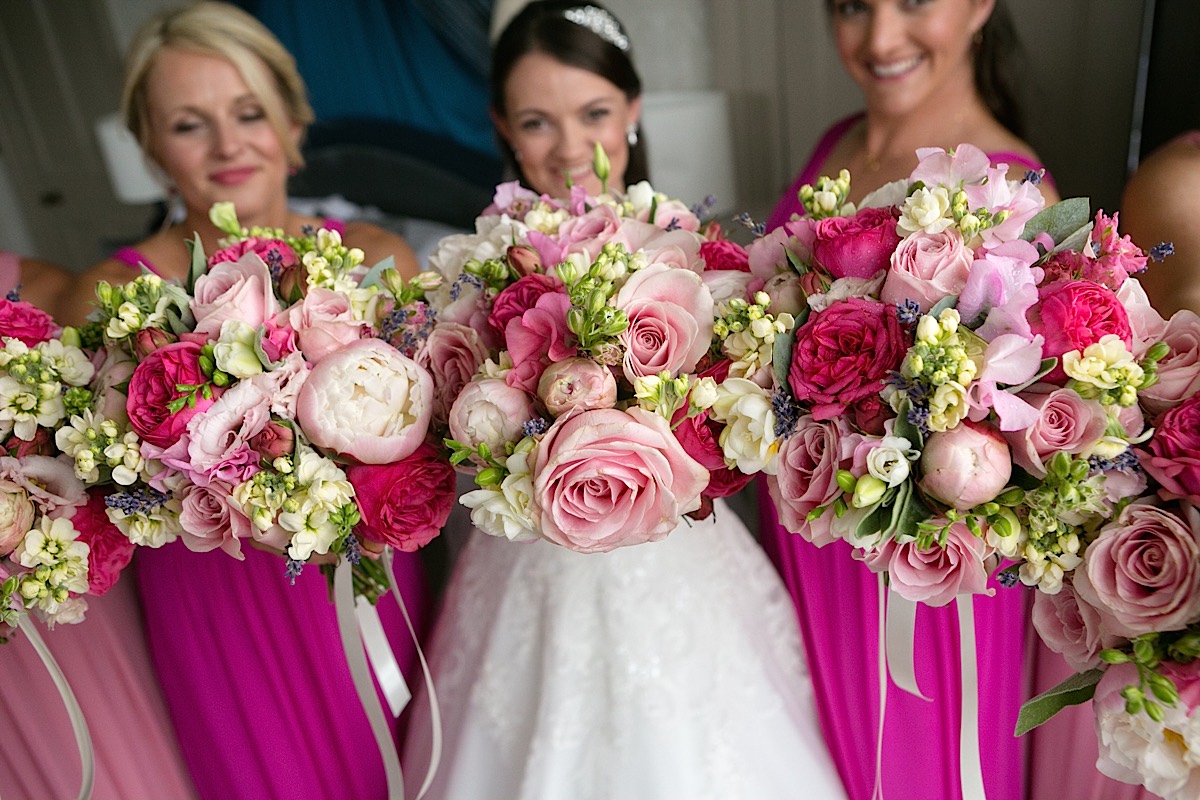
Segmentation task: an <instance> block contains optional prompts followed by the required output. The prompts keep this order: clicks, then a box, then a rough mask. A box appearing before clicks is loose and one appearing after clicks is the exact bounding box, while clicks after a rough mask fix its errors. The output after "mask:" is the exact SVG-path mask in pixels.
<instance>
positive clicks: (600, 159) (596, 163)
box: [592, 140, 612, 191]
mask: <svg viewBox="0 0 1200 800" xmlns="http://www.w3.org/2000/svg"><path fill="white" fill-rule="evenodd" d="M611 170H612V165H611V164H610V163H609V161H608V153H606V152H604V147H603V146H602V145H601V144H600V141H599V140H597V141H596V148H595V152H594V153H593V154H592V172H594V173H596V177H597V178H599V179H600V185H601V187H602V188H603V190H604V191H608V175H609V172H610V171H611Z"/></svg>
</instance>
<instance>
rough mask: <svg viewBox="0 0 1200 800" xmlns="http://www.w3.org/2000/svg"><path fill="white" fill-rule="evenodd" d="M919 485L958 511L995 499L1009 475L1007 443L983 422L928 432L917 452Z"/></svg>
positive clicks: (1010, 463)
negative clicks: (919, 472)
mask: <svg viewBox="0 0 1200 800" xmlns="http://www.w3.org/2000/svg"><path fill="white" fill-rule="evenodd" d="M921 473H922V475H923V476H924V477H922V478H921V481H920V487H921V490H922V491H923V492H925V493H926V494H928V495H929V496H930V497H932V498H934V499H935V500H938V501H939V502H942V503H945V504H946V505H948V506H951V507H953V508H956V509H958V510H960V511H966V510H967V509H970V508H974V507H975V506H977V505H979V504H980V503H986V502H988V501H990V500H993V499H995V497H996V495H998V494H1000V492H1002V491H1004V488H1005V487H1006V486H1008V479H1009V478H1010V477H1012V458H1011V457H1010V455H1009V449H1008V443H1007V442H1006V441H1004V437H1002V436H1001V435H1000V432H999V431H997V430H996V429H995V428H993V427H992V426H991V425H989V424H987V423H983V422H962V423H960V424H959V425H957V426H956V427H954V428H951V429H950V430H948V431H937V432H934V433H932V434H930V436H929V438H928V439H927V440H926V441H925V447H924V449H923V450H922V451H921Z"/></svg>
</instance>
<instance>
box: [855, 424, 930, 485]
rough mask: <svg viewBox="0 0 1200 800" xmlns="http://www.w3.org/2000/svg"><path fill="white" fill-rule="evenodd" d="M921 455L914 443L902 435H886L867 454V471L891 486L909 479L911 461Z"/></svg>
mask: <svg viewBox="0 0 1200 800" xmlns="http://www.w3.org/2000/svg"><path fill="white" fill-rule="evenodd" d="M920 457H921V454H920V452H918V451H917V450H915V449H914V448H913V446H912V443H911V442H909V441H908V439H905V438H904V437H902V436H885V437H883V439H881V440H880V441H879V444H878V445H877V446H876V447H875V448H873V449H872V450H871V452H870V453H868V454H867V471H868V472H870V473H871V474H872V475H874V476H875V477H876V478H878V479H879V480H881V481H883V482H884V483H885V484H887V485H888V486H889V487H896V486H899V485H900V484H902V483H904V481H906V480H908V476H909V474H910V473H911V470H910V469H909V463H910V462H912V461H916V460H917V459H918V458H920Z"/></svg>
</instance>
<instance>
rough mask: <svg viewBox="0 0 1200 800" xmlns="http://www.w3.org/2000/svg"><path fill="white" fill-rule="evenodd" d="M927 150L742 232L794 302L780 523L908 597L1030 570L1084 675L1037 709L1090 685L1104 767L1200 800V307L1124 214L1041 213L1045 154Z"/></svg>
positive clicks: (949, 592)
mask: <svg viewBox="0 0 1200 800" xmlns="http://www.w3.org/2000/svg"><path fill="white" fill-rule="evenodd" d="M918 155H919V156H920V158H921V160H920V164H919V166H918V167H917V169H916V171H915V172H914V173H913V174H912V176H911V177H910V179H909V180H908V181H906V182H903V183H901V184H898V185H891V186H888V187H884V189H882V190H880V192H877V193H875V194H874V195H871V196H868V197H867V198H866V199H865V200H864V202H863V204H862V205H863V207H862V208H860V209H856V208H854V207H853V206H850V205H848V204H846V202H845V198H846V196H847V191H848V188H849V175H848V174H847V173H845V172H843V173H842V174H841V175H840V176H839V178H837V179H828V178H824V179H822V180H821V181H820V182H818V184H817V185H816V186H812V187H805V189H804V190H802V195H801V196H802V200H803V201H804V203H805V207H806V210H807V212H808V213H807V214H806V215H805V216H803V217H798V218H794V219H793V220H792V221H790V222H789V223H787V224H786V225H785V226H784V227H782V228H781V229H779V230H777V231H774V232H772V233H770V234H767V235H766V236H764V237H761V238H760V239H758V240H757V241H756V242H755V243H754V245H752V247H751V248H750V254H749V256H750V267H751V269H752V270H753V272H754V274H755V275H756V276H757V277H758V279H759V280H761V281H762V282H763V291H765V292H766V293H767V294H768V295H770V297H771V303H770V305H769V308H770V310H771V311H772V312H775V313H779V314H780V315H782V312H787V313H790V314H791V315H792V316H793V317H794V318H795V320H796V325H795V328H794V329H793V330H792V331H791V332H790V334H789V336H788V337H786V338H785V337H782V336H781V337H777V339H776V344H777V347H776V349H775V351H774V356H775V357H774V363H773V365H772V366H773V372H774V396H773V417H772V418H771V420H770V423H769V427H771V428H772V436H773V439H774V440H773V445H772V446H773V447H774V448H775V450H776V452H775V453H774V455H775V465H774V470H773V474H769V475H768V482H769V486H770V490H771V495H772V497H773V499H774V502H775V505H776V508H777V510H778V513H779V517H780V520H781V522H782V523H783V525H784V526H785V527H786V528H787V529H788V530H790V531H792V532H794V533H797V534H799V535H801V536H803V537H805V538H806V539H808V540H809V541H812V542H813V543H815V544H817V545H818V546H820V545H825V544H828V543H829V542H832V541H834V540H837V539H844V540H846V541H848V542H849V543H850V544H851V545H853V546H854V547H855V548H856V557H858V558H860V559H861V560H862V561H863V562H864V563H865V564H866V566H867V567H869V568H870V569H872V570H874V571H877V572H886V573H887V575H888V579H889V582H890V585H891V588H892V589H893V590H894V591H895V592H897V593H898V594H900V595H901V596H902V597H905V598H907V599H909V600H912V601H918V602H924V603H928V604H931V605H942V604H945V603H948V602H950V601H951V600H952V599H954V598H955V597H956V596H958V595H962V594H972V593H986V592H989V591H990V590H989V589H988V588H987V585H986V581H987V578H988V575H989V574H990V573H993V572H996V571H997V570H1000V572H999V577H1000V578H1001V580H1002V582H1004V583H1006V584H1007V585H1013V584H1015V583H1016V582H1018V581H1019V582H1021V583H1024V584H1026V585H1028V586H1031V587H1036V589H1037V599H1036V602H1035V606H1034V622H1035V625H1036V627H1037V629H1038V631H1039V633H1040V634H1041V636H1042V638H1043V639H1044V640H1045V641H1046V643H1047V644H1048V645H1049V646H1050V647H1051V648H1052V649H1054V650H1056V651H1058V652H1061V653H1062V654H1063V655H1064V656H1065V657H1066V658H1067V660H1068V661H1069V662H1070V663H1071V664H1072V665H1073V666H1074V667H1075V668H1076V669H1077V670H1078V671H1079V672H1081V673H1082V674H1081V675H1079V676H1076V677H1075V678H1073V679H1072V680H1071V681H1068V682H1067V684H1064V686H1063V687H1060V688H1059V689H1056V690H1053V691H1051V692H1049V693H1047V694H1046V695H1044V696H1043V697H1040V698H1036V699H1035V700H1033V701H1031V702H1030V703H1029V704H1028V705H1027V708H1026V709H1025V713H1024V715H1023V718H1022V727H1023V728H1024V729H1028V728H1029V727H1032V726H1034V725H1036V724H1039V723H1040V722H1041V721H1044V720H1045V719H1047V718H1048V717H1049V716H1051V715H1052V714H1053V713H1054V712H1055V711H1057V710H1059V709H1060V708H1062V707H1063V706H1064V705H1065V704H1067V703H1072V702H1082V701H1083V700H1086V699H1087V698H1088V697H1090V696H1091V694H1092V692H1093V691H1095V694H1096V700H1097V702H1096V711H1097V715H1098V730H1099V733H1100V738H1101V751H1102V756H1101V762H1102V766H1103V768H1104V769H1105V771H1106V772H1107V773H1108V774H1110V775H1112V776H1113V777H1117V778H1119V779H1122V780H1126V781H1128V782H1133V783H1137V782H1144V783H1145V785H1146V786H1147V787H1148V788H1150V789H1151V790H1152V791H1155V792H1157V793H1159V794H1162V795H1163V796H1165V797H1171V798H1183V797H1189V798H1190V797H1197V796H1200V713H1198V714H1195V715H1192V712H1193V710H1195V708H1196V707H1197V705H1200V694H1197V690H1200V680H1198V679H1200V662H1197V657H1200V511H1198V508H1200V460H1198V459H1200V456H1198V455H1197V454H1198V453H1200V391H1198V390H1200V319H1198V318H1197V316H1196V315H1195V314H1193V313H1191V312H1188V311H1181V312H1179V313H1178V314H1176V315H1175V316H1174V317H1173V318H1171V319H1170V320H1164V319H1162V317H1161V316H1160V315H1158V314H1157V313H1156V312H1155V311H1154V309H1153V308H1152V307H1151V305H1150V303H1149V302H1148V301H1147V299H1146V296H1145V294H1144V292H1143V291H1142V289H1141V287H1140V285H1139V283H1138V281H1137V279H1136V278H1134V277H1132V276H1133V275H1134V274H1135V273H1137V272H1139V271H1141V270H1142V269H1145V268H1146V266H1147V260H1148V258H1147V254H1146V253H1144V252H1143V251H1142V250H1141V249H1140V248H1139V247H1138V246H1137V245H1135V244H1134V243H1133V242H1131V241H1130V240H1129V238H1128V237H1123V236H1121V235H1120V234H1119V233H1118V231H1117V219H1116V217H1115V216H1114V217H1111V218H1110V217H1108V216H1105V215H1104V214H1103V213H1102V212H1101V213H1097V214H1096V215H1095V217H1094V219H1093V218H1092V216H1091V212H1090V209H1089V208H1088V203H1087V202H1086V200H1080V199H1076V200H1067V201H1063V202H1061V203H1058V204H1056V205H1054V206H1052V207H1050V208H1047V209H1043V208H1042V206H1043V201H1042V198H1041V195H1040V193H1039V192H1038V191H1037V189H1036V188H1035V185H1034V183H1035V182H1036V180H1037V177H1038V176H1037V175H1034V174H1031V175H1028V176H1026V179H1025V180H1023V181H1020V182H1014V181H1011V180H1009V179H1008V175H1007V168H1006V167H1005V166H1004V165H999V166H991V165H989V162H988V158H987V156H986V155H985V154H984V153H983V152H981V151H979V150H978V149H976V148H974V147H971V146H969V145H962V146H960V147H959V148H958V149H957V150H955V151H953V152H945V151H943V150H940V149H927V150H922V151H919V152H918ZM1162 254H1163V253H1162V252H1161V251H1159V250H1157V249H1156V250H1154V251H1152V252H1151V255H1153V256H1155V257H1160V256H1161V255H1162ZM789 339H790V340H789ZM767 471H768V473H771V472H772V470H767ZM1106 667H1107V669H1105V668H1106ZM1097 683H1099V686H1098V687H1097V685H1096V684H1097Z"/></svg>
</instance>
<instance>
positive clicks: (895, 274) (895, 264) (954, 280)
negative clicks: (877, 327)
mask: <svg viewBox="0 0 1200 800" xmlns="http://www.w3.org/2000/svg"><path fill="white" fill-rule="evenodd" d="M974 260H975V257H974V255H973V254H972V252H971V251H970V250H968V249H967V247H966V246H965V245H964V244H963V238H962V234H961V233H959V232H958V229H957V228H947V229H946V230H944V231H942V232H941V233H934V234H929V233H916V234H914V235H912V236H909V237H908V238H906V239H904V240H902V241H901V242H900V244H899V245H898V246H897V247H896V250H895V252H893V253H892V258H891V268H890V269H889V270H888V272H887V279H886V280H885V281H884V282H883V289H882V290H881V291H880V293H879V299H880V300H882V301H883V302H885V303H891V304H893V305H896V304H899V303H903V302H904V301H905V300H912V301H914V302H915V303H917V305H919V306H920V307H921V311H929V309H931V308H933V306H934V305H935V304H936V303H937V302H938V301H939V300H941V299H943V298H945V297H950V296H953V297H957V296H958V294H959V293H960V292H961V291H962V289H963V286H965V285H966V283H967V275H968V274H969V273H970V271H971V263H972V262H973V261H974Z"/></svg>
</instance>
